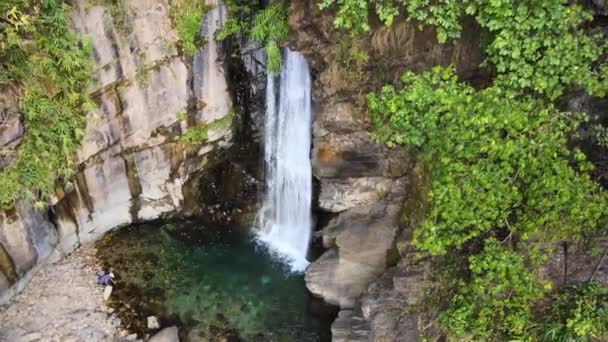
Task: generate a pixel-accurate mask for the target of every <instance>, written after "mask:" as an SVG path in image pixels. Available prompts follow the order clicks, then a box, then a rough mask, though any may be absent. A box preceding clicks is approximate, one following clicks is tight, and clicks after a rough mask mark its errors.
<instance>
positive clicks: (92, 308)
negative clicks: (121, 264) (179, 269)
mask: <svg viewBox="0 0 608 342" xmlns="http://www.w3.org/2000/svg"><path fill="white" fill-rule="evenodd" d="M95 253H96V249H95V247H94V246H92V245H84V246H82V247H80V248H79V249H78V250H76V251H75V252H74V253H72V254H71V255H69V256H67V257H66V258H64V259H62V260H60V261H58V262H56V263H53V264H50V265H48V266H47V267H44V268H43V269H41V270H40V271H39V272H37V273H36V274H35V275H34V276H33V277H32V279H31V281H30V282H29V284H28V286H27V288H26V289H25V290H24V291H23V292H21V293H20V294H18V295H16V296H15V297H13V298H12V299H11V300H10V301H9V303H8V304H7V305H4V306H2V307H0V322H2V324H1V325H0V341H7V342H8V341H11V342H31V341H40V342H43V341H49V342H51V341H57V342H77V341H88V342H95V341H100V342H101V341H104V342H107V341H122V340H131V341H133V340H136V339H137V336H136V335H135V336H132V335H129V334H128V332H127V331H125V330H123V329H121V324H120V319H118V318H117V317H116V316H115V315H114V314H113V313H112V311H113V310H112V309H110V308H109V307H107V306H106V304H105V303H104V300H103V291H104V289H103V287H101V286H99V285H97V282H96V275H95V274H96V272H97V271H98V269H99V265H98V263H97V259H96V257H95Z"/></svg>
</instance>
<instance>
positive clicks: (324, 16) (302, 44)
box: [289, 0, 482, 341]
mask: <svg viewBox="0 0 608 342" xmlns="http://www.w3.org/2000/svg"><path fill="white" fill-rule="evenodd" d="M333 19H334V17H333V14H332V13H330V12H322V11H320V9H319V7H318V5H317V3H316V2H315V1H312V0H305V1H292V2H291V5H290V8H289V26H290V41H289V45H290V46H291V47H292V48H293V49H295V50H298V51H301V52H303V53H304V54H305V56H306V57H307V59H308V61H309V63H310V64H311V67H312V69H313V73H314V78H315V82H314V86H313V88H314V93H313V94H314V95H313V102H314V108H315V109H314V115H315V118H314V122H313V148H312V164H313V173H314V176H315V178H316V179H317V180H318V181H319V195H318V203H317V207H318V209H319V210H320V211H322V212H325V213H326V214H329V216H331V217H332V219H330V220H329V222H328V223H326V224H324V225H323V226H322V227H321V230H320V231H319V232H318V233H317V237H318V238H319V239H321V240H322V244H323V246H324V247H325V249H326V251H325V252H324V253H323V254H322V255H321V256H320V258H319V259H317V260H316V261H314V262H313V263H312V264H311V265H310V267H309V268H308V269H307V271H306V277H305V278H306V284H307V286H308V288H309V289H310V290H311V292H312V293H313V294H314V295H316V296H318V297H321V298H323V299H324V300H325V301H327V302H330V303H332V304H335V305H338V306H340V309H341V311H340V313H339V316H338V318H337V319H336V321H335V322H334V324H333V326H332V335H333V341H372V340H374V341H414V340H416V339H417V336H418V331H417V320H416V319H417V318H416V317H415V316H412V315H410V316H407V315H405V316H404V314H403V313H402V311H403V307H404V306H405V304H404V303H406V302H407V301H408V300H410V301H415V299H416V298H417V297H416V296H417V291H418V290H419V287H420V284H421V281H422V280H421V277H422V275H423V272H422V271H421V270H418V269H407V270H406V269H405V268H395V267H393V268H390V267H391V266H394V265H395V264H396V263H397V261H398V260H402V259H403V257H404V255H405V254H406V253H407V245H408V241H409V238H408V232H407V230H404V229H403V228H404V226H405V224H404V222H405V221H407V220H408V217H409V216H410V214H411V215H414V216H415V214H416V211H417V210H418V211H420V208H417V206H418V204H419V202H420V199H419V198H416V196H415V194H416V193H417V190H416V189H417V188H418V187H420V186H421V184H423V181H424V179H425V175H424V173H423V172H422V169H421V167H420V166H417V163H416V160H415V157H414V155H413V154H412V153H410V152H408V151H406V150H404V149H401V148H395V149H390V148H387V147H385V146H383V145H381V144H376V143H375V142H374V141H373V138H372V136H371V133H370V132H371V122H370V120H369V118H368V117H367V116H366V113H365V112H366V111H365V108H366V102H365V94H366V93H368V92H371V91H375V90H377V89H379V88H380V87H381V85H383V84H385V83H395V82H396V81H397V80H398V79H399V77H400V76H401V73H402V72H404V71H406V70H414V71H422V70H427V69H430V68H431V67H433V66H435V65H444V66H447V65H454V66H455V68H456V70H457V72H458V73H459V75H460V76H461V77H463V78H465V79H469V80H472V81H474V82H477V81H478V80H476V79H475V77H478V76H479V75H480V71H479V70H478V65H479V64H480V62H481V58H482V56H481V53H480V50H479V35H478V31H477V30H476V27H475V26H474V25H473V23H472V22H467V23H466V25H465V32H464V33H463V37H467V39H465V40H463V41H461V42H459V43H458V44H456V45H451V44H446V45H439V44H438V43H437V41H436V39H435V37H436V33H435V31H434V30H433V29H425V30H420V29H419V28H418V27H417V26H416V25H415V24H412V23H409V22H407V21H405V20H403V19H401V20H398V21H396V22H395V23H394V24H393V26H392V27H390V28H387V27H384V26H382V25H379V24H378V23H376V24H375V25H374V26H373V27H372V30H371V31H370V32H369V33H367V34H365V35H364V36H362V37H360V38H357V39H353V40H351V39H350V38H349V37H348V34H341V33H340V32H338V31H336V30H335V29H334V27H333ZM357 59H358V61H357ZM404 202H405V203H409V202H412V203H413V204H414V205H413V208H417V209H415V210H411V211H412V213H410V212H408V211H407V210H403V209H404V205H403V203H404ZM406 207H407V206H406ZM406 209H407V208H406ZM402 216H406V217H402ZM389 268H390V270H389V271H387V269H389ZM393 284H394V285H393ZM394 287H396V288H397V289H396V290H395V288H394ZM404 298H409V299H408V300H406V299H404Z"/></svg>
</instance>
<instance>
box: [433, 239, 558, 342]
mask: <svg viewBox="0 0 608 342" xmlns="http://www.w3.org/2000/svg"><path fill="white" fill-rule="evenodd" d="M469 270H470V272H471V276H470V278H469V279H466V281H465V280H462V281H461V282H460V284H459V287H458V291H457V293H456V295H455V296H454V297H453V298H452V303H450V304H451V305H450V307H449V308H448V309H447V310H446V311H444V312H443V313H442V314H441V316H440V323H441V325H443V326H444V327H445V328H446V329H447V330H448V331H449V332H450V334H451V335H452V337H454V338H456V339H458V340H473V341H508V340H513V339H518V340H525V339H526V336H530V331H531V329H532V317H533V315H532V312H531V310H530V305H531V304H533V303H534V302H536V301H537V300H539V299H541V298H542V297H543V294H544V291H545V288H546V285H545V284H543V283H542V282H541V281H540V280H538V278H537V277H536V275H534V274H533V273H531V272H530V271H529V267H528V265H527V262H526V260H525V258H524V256H523V255H521V254H519V253H517V252H514V251H512V250H509V249H507V248H505V247H504V246H502V245H500V244H499V243H498V242H497V241H496V240H494V239H489V240H487V241H486V246H485V248H484V250H483V252H482V253H480V254H478V255H473V256H471V257H470V258H469Z"/></svg>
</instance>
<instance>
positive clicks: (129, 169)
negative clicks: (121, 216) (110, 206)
mask: <svg viewBox="0 0 608 342" xmlns="http://www.w3.org/2000/svg"><path fill="white" fill-rule="evenodd" d="M122 159H123V161H124V163H125V172H126V175H127V182H128V184H129V192H130V193H131V206H130V208H129V213H130V214H131V220H132V221H133V222H137V221H138V214H139V210H140V209H141V197H140V195H141V193H142V187H141V182H140V181H139V175H138V174H137V168H136V166H135V160H133V157H132V156H130V155H123V156H122Z"/></svg>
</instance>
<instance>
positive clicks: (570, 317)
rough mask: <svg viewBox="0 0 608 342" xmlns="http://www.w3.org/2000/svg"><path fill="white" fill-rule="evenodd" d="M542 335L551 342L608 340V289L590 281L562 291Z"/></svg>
mask: <svg viewBox="0 0 608 342" xmlns="http://www.w3.org/2000/svg"><path fill="white" fill-rule="evenodd" d="M539 334H540V339H541V340H542V341H547V342H548V341H554V342H562V341H563V342H566V341H567V342H579V341H580V342H584V341H589V338H591V337H593V338H598V339H606V338H608V288H606V287H603V286H602V285H601V284H599V283H597V282H589V283H584V284H580V285H578V286H574V287H570V288H566V289H564V290H563V291H560V292H559V293H557V294H556V295H554V296H553V298H552V303H551V306H550V308H549V310H548V312H546V313H545V315H544V321H543V323H542V324H541V325H540V332H539Z"/></svg>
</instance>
